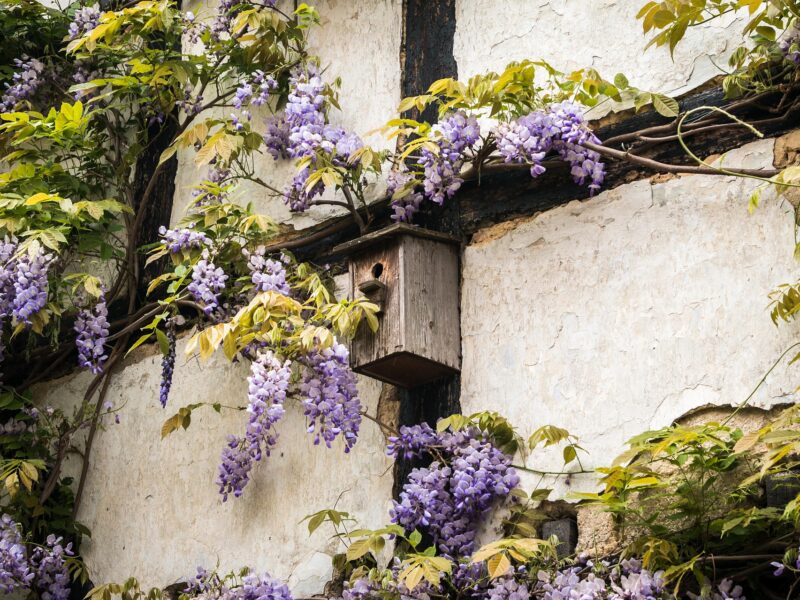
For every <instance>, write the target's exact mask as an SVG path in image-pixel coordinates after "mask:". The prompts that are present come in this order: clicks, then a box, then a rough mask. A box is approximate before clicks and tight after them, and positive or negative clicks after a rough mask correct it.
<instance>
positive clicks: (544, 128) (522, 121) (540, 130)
mask: <svg viewBox="0 0 800 600" xmlns="http://www.w3.org/2000/svg"><path fill="white" fill-rule="evenodd" d="M493 133H494V136H495V139H496V141H497V149H498V151H499V152H500V154H501V155H502V156H503V158H504V159H505V161H506V162H509V163H526V164H529V165H531V177H538V176H539V175H541V174H542V173H544V171H545V168H544V166H542V161H543V160H544V157H545V155H546V154H547V153H548V152H549V151H550V150H554V151H556V152H557V153H558V155H559V156H560V157H561V158H562V159H563V160H565V161H566V162H568V163H569V165H570V174H571V175H572V179H573V180H574V181H575V183H577V184H579V185H583V184H584V183H587V182H588V186H589V190H590V192H591V193H592V194H594V193H595V192H597V190H599V189H600V186H601V184H602V183H603V179H604V178H605V166H604V165H603V163H602V162H601V159H600V155H599V154H598V153H597V152H595V151H593V150H588V149H586V148H584V147H583V144H585V143H587V142H590V143H593V144H600V140H599V139H598V138H597V136H596V135H595V134H594V133H592V131H591V130H590V129H589V128H588V126H587V125H586V121H585V118H584V115H583V111H582V110H581V108H580V107H579V106H578V105H576V104H574V103H572V102H561V103H560V104H554V105H552V106H550V107H548V108H547V110H538V111H534V112H532V113H530V114H528V115H525V116H523V117H520V118H519V119H517V120H516V121H512V122H510V123H503V124H501V125H498V127H497V128H495V130H494V132H493Z"/></svg>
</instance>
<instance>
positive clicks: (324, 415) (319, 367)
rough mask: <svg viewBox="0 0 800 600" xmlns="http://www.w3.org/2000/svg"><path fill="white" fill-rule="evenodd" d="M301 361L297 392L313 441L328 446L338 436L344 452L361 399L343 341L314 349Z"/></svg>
mask: <svg viewBox="0 0 800 600" xmlns="http://www.w3.org/2000/svg"><path fill="white" fill-rule="evenodd" d="M302 363H303V364H304V365H305V367H306V368H305V372H304V374H303V381H302V383H301V384H300V395H301V397H302V399H303V408H304V409H305V415H306V417H307V418H308V420H309V426H308V432H309V433H311V434H313V435H314V444H319V442H320V440H323V441H324V442H325V445H326V446H327V447H328V448H330V447H331V444H332V443H333V441H334V440H335V439H336V438H337V437H338V436H340V435H341V436H342V439H343V440H344V451H345V452H350V449H351V448H352V447H353V446H354V445H355V443H356V441H357V439H358V428H359V426H360V425H361V401H360V400H359V399H358V390H357V389H356V376H355V374H354V373H353V371H352V370H350V353H349V352H348V350H347V348H346V347H345V346H344V344H340V343H334V344H333V345H332V346H331V347H330V348H324V349H322V350H314V351H313V352H312V353H311V354H309V355H308V356H307V357H305V358H304V359H303V360H302Z"/></svg>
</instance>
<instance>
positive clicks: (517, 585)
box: [486, 569, 530, 600]
mask: <svg viewBox="0 0 800 600" xmlns="http://www.w3.org/2000/svg"><path fill="white" fill-rule="evenodd" d="M522 574H523V575H525V574H526V573H525V572H524V569H523V572H522ZM520 579H522V580H520ZM486 598H488V599H489V600H528V598H530V593H529V592H528V586H527V584H526V583H525V581H524V578H517V577H514V574H510V575H506V576H504V577H498V578H497V579H495V580H494V581H492V587H490V588H489V590H488V591H487V593H486Z"/></svg>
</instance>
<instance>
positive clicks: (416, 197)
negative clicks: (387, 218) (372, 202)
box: [386, 170, 422, 223]
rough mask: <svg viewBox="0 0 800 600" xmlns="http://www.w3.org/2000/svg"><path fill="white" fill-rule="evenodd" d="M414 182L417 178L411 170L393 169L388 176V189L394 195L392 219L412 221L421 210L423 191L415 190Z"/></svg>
mask: <svg viewBox="0 0 800 600" xmlns="http://www.w3.org/2000/svg"><path fill="white" fill-rule="evenodd" d="M412 182H413V183H412ZM414 184H416V179H415V178H414V175H413V174H412V173H410V172H409V171H398V170H393V171H391V172H390V173H389V175H388V176H387V177H386V186H387V190H386V191H387V192H388V193H389V194H391V196H392V210H393V211H394V212H393V213H392V221H398V222H401V223H407V222H410V221H411V220H412V218H413V217H414V215H415V214H416V213H417V211H419V206H420V204H422V192H420V191H416V190H414V189H413V187H412V185H414ZM408 188H411V189H408Z"/></svg>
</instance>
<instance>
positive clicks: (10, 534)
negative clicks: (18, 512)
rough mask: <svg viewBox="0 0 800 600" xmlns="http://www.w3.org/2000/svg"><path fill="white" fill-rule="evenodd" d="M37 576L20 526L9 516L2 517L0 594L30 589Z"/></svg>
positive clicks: (0, 518) (0, 521)
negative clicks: (31, 565)
mask: <svg viewBox="0 0 800 600" xmlns="http://www.w3.org/2000/svg"><path fill="white" fill-rule="evenodd" d="M35 576H36V574H35V573H34V572H33V571H32V570H31V567H30V564H29V563H28V558H27V553H26V550H25V544H24V542H23V540H22V532H21V529H20V526H19V525H18V524H17V523H16V522H15V521H14V520H13V519H12V518H11V517H10V516H9V515H6V514H4V515H3V516H2V517H0V592H2V593H4V594H10V593H12V592H15V591H17V590H23V589H29V588H30V586H31V582H32V581H33V578H34V577H35Z"/></svg>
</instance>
